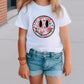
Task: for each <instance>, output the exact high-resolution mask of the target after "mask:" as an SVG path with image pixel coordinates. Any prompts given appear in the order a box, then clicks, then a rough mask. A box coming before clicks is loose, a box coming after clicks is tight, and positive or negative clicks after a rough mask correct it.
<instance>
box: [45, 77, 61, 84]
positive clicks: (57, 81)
mask: <svg viewBox="0 0 84 84" xmlns="http://www.w3.org/2000/svg"><path fill="white" fill-rule="evenodd" d="M45 77H46V81H47V84H62V77H61V76H60V77H59V78H58V77H50V76H45Z"/></svg>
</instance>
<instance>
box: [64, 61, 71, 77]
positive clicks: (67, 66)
mask: <svg viewBox="0 0 84 84" xmlns="http://www.w3.org/2000/svg"><path fill="white" fill-rule="evenodd" d="M71 70H72V64H71V62H64V66H63V73H65V76H68V75H69V74H70V73H71Z"/></svg>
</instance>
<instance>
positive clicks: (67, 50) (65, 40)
mask: <svg viewBox="0 0 84 84" xmlns="http://www.w3.org/2000/svg"><path fill="white" fill-rule="evenodd" d="M60 38H61V41H62V44H63V51H64V56H65V58H64V72H66V74H65V75H69V74H70V72H71V69H72V65H71V46H70V40H69V35H68V29H67V25H66V26H63V27H60Z"/></svg>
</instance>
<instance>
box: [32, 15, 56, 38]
mask: <svg viewBox="0 0 84 84" xmlns="http://www.w3.org/2000/svg"><path fill="white" fill-rule="evenodd" d="M32 28H33V32H34V33H35V34H36V35H37V36H39V37H40V38H47V37H49V36H51V35H52V34H53V32H54V30H55V23H54V21H53V20H52V19H51V18H50V17H49V16H39V17H37V18H36V19H35V20H34V22H33V27H32Z"/></svg>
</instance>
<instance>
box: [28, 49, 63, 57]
mask: <svg viewBox="0 0 84 84" xmlns="http://www.w3.org/2000/svg"><path fill="white" fill-rule="evenodd" d="M29 53H30V54H35V55H36V54H38V55H39V56H40V55H47V56H49V55H51V56H53V55H54V54H57V55H58V54H62V51H61V52H59V53H55V52H47V51H43V52H41V51H37V50H35V49H33V48H31V49H30V50H29Z"/></svg>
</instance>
